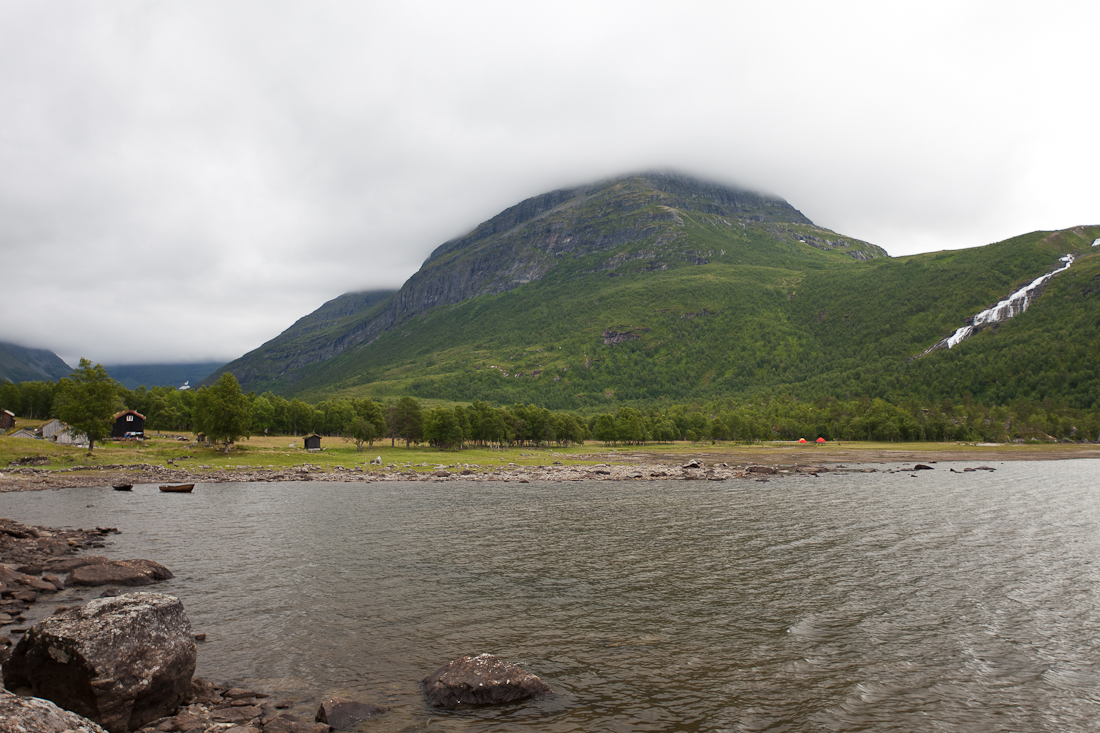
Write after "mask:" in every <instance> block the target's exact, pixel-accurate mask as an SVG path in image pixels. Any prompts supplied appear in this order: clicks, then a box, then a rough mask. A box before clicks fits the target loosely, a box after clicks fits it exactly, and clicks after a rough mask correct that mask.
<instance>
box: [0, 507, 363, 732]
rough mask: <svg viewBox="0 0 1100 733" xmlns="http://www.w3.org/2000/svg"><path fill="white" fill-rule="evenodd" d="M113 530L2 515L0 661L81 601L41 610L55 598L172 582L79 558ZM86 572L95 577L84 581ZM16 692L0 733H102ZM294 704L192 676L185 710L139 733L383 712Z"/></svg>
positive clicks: (147, 564) (143, 568) (287, 723)
mask: <svg viewBox="0 0 1100 733" xmlns="http://www.w3.org/2000/svg"><path fill="white" fill-rule="evenodd" d="M117 533H118V530H117V529H115V528H113V527H96V528H95V529H92V530H86V529H58V528H51V527H42V526H32V525H26V524H22V523H20V522H16V521H13V520H11V519H2V518H0V664H5V663H7V662H8V661H9V660H10V659H11V658H12V654H13V650H14V648H15V646H16V640H17V639H18V638H21V637H23V636H24V635H26V634H28V633H29V632H30V630H31V626H32V625H33V623H34V622H36V621H40V620H43V619H45V618H51V619H52V618H55V617H56V618H64V617H65V616H64V615H65V614H68V612H70V611H74V610H76V609H79V608H80V606H81V604H83V603H84V602H85V599H84V598H72V597H70V598H66V599H65V601H64V602H65V603H67V604H73V603H74V602H76V604H77V605H67V606H55V607H54V608H52V609H47V608H45V606H46V605H47V604H48V599H50V598H51V597H52V596H53V595H54V594H56V593H58V592H60V591H62V590H64V589H66V588H72V587H85V588H88V589H89V590H90V589H91V587H92V586H109V587H110V588H111V589H110V590H107V591H106V592H103V593H99V594H97V595H98V598H111V597H115V596H119V595H120V594H122V593H123V592H125V591H124V590H120V589H119V586H123V587H130V586H145V585H149V584H152V583H155V582H157V581H160V580H165V579H168V578H171V577H173V576H172V573H171V571H169V570H168V569H167V568H164V567H163V566H161V565H158V564H157V563H155V562H152V561H149V560H121V561H110V560H108V559H107V558H105V557H101V556H97V555H83V556H80V555H78V554H77V553H80V552H81V551H86V550H95V549H98V548H102V547H105V546H106V542H105V540H106V538H107V537H108V536H109V535H112V534H117ZM89 573H90V574H91V576H92V577H86V576H88V575H89ZM65 574H68V578H66V579H65V580H64V581H63V580H62V579H61V578H60V577H59V576H60V575H65ZM119 600H122V599H121V598H120V599H119ZM188 628H189V625H188ZM12 637H16V639H13V638H12ZM194 638H195V640H196V641H203V640H204V639H205V635H203V634H195V635H194ZM5 671H7V670H5ZM5 681H6V680H5ZM16 692H23V693H26V691H25V690H22V691H16V690H8V689H6V688H5V689H0V730H7V728H5V727H4V726H3V725H2V722H3V721H5V720H8V721H14V720H19V721H21V723H22V725H23V727H22V728H20V730H26V731H29V732H31V733H40V732H41V731H47V730H49V731H53V730H55V729H56V731H57V733H60V732H61V731H63V730H84V731H86V732H87V733H101V732H102V731H103V728H101V727H99V726H97V725H95V724H94V723H88V721H86V720H84V719H83V718H79V716H74V715H73V714H71V713H67V712H65V711H63V710H62V709H60V708H56V707H55V706H52V704H51V703H48V702H43V701H41V700H38V699H37V698H31V697H21V696H20V695H19V694H13V693H16ZM295 706H296V703H295V702H293V701H290V700H276V699H273V698H272V697H271V696H270V695H268V694H265V693H262V692H255V691H252V690H247V689H243V688H240V687H238V686H235V685H233V684H231V683H221V684H213V683H210V682H207V681H205V680H203V679H201V678H198V677H196V678H194V679H193V680H192V682H191V685H190V694H189V695H188V696H187V699H186V700H185V704H184V706H183V707H181V708H179V709H178V710H177V711H176V712H175V713H174V714H173V715H171V716H168V717H163V718H159V719H157V720H154V721H152V722H150V723H148V724H147V725H144V726H142V728H141V730H147V731H158V732H161V733H176V732H180V733H182V732H184V731H187V732H188V733H200V732H204V733H214V732H216V733H328V732H329V731H331V730H332V729H333V728H334V727H339V726H334V725H330V724H329V723H328V722H323V721H330V722H334V723H340V722H343V723H346V721H347V720H348V719H349V716H351V717H352V718H355V720H356V721H357V720H361V719H364V718H365V717H369V716H371V715H376V714H380V713H382V712H385V708H383V707H379V706H371V705H365V704H361V703H354V702H353V701H349V700H339V699H336V700H325V701H324V702H323V703H321V707H320V709H319V710H318V711H317V716H316V717H317V718H318V719H317V720H316V721H312V722H303V721H301V720H300V719H299V717H298V716H297V715H295V714H294V713H292V712H289V709H290V708H291V707H295ZM299 707H300V706H299ZM74 721H75V722H74ZM80 721H84V722H83V723H81V722H80ZM84 723H88V724H87V725H85V724H84ZM28 726H29V727H28ZM51 726H52V727H51Z"/></svg>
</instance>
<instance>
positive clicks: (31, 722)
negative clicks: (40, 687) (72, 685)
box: [0, 690, 106, 733]
mask: <svg viewBox="0 0 1100 733" xmlns="http://www.w3.org/2000/svg"><path fill="white" fill-rule="evenodd" d="M0 731H3V733H70V732H71V733H106V731H104V730H103V729H102V728H100V727H99V726H98V725H96V724H95V723H93V722H92V721H90V720H88V719H87V718H83V717H81V716H79V715H77V714H76V713H70V712H69V711H68V710H62V709H61V708H59V707H57V706H56V705H54V704H53V703H52V702H50V701H49V700H40V699H39V698H37V697H20V696H19V695H13V694H11V693H10V692H7V691H6V690H0Z"/></svg>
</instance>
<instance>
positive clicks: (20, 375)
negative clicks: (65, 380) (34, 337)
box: [0, 343, 73, 382]
mask: <svg viewBox="0 0 1100 733" xmlns="http://www.w3.org/2000/svg"><path fill="white" fill-rule="evenodd" d="M72 370H73V369H72V367H70V366H69V365H68V364H66V363H65V362H63V361H62V360H61V357H59V356H58V355H57V354H55V353H53V352H52V351H49V350H48V349H28V348H26V347H23V346H17V345H15V344H9V343H0V382H3V381H11V382H28V381H35V380H45V381H56V380H58V379H61V378H62V377H67V376H69V372H71V371H72Z"/></svg>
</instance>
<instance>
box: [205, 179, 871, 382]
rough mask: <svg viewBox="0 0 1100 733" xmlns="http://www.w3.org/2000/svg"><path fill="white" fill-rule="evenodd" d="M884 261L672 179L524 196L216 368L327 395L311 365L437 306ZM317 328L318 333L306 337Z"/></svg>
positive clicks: (798, 219)
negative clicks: (385, 291) (374, 286)
mask: <svg viewBox="0 0 1100 733" xmlns="http://www.w3.org/2000/svg"><path fill="white" fill-rule="evenodd" d="M883 256H885V252H883V251H882V250H881V249H880V248H878V247H875V246H873V245H870V244H867V243H865V242H860V241H858V240H854V239H850V238H842V237H839V236H838V235H836V234H834V233H833V232H830V231H829V230H826V229H822V228H820V227H816V226H815V225H814V224H813V223H812V222H810V221H809V220H808V219H806V217H804V216H803V215H802V214H801V213H799V212H798V211H797V210H795V209H794V208H793V207H791V206H790V205H789V204H788V203H787V202H785V201H783V200H782V199H778V198H774V197H768V196H762V195H759V194H755V193H752V192H748V191H744V190H741V189H736V188H731V187H728V186H721V185H717V184H713V183H707V182H703V181H698V180H695V179H692V178H687V177H684V176H679V175H674V174H655V173H648V174H640V175H634V176H626V177H623V178H618V179H614V180H611V181H604V182H601V183H598V184H594V185H592V186H584V187H578V188H574V189H566V190H561V191H553V192H550V193H547V194H543V195H541V196H536V197H534V198H531V199H528V200H527V201H524V202H523V203H521V204H518V205H517V206H514V207H512V208H510V209H508V210H506V211H504V212H502V213H501V214H500V215H498V216H496V217H494V218H493V219H491V220H489V221H487V222H485V223H484V224H481V225H480V226H478V227H477V228H476V229H475V230H474V231H473V232H471V233H469V234H468V235H466V236H464V237H462V238H460V239H457V240H453V241H451V242H448V243H446V244H443V245H442V246H440V247H439V248H437V249H436V250H435V252H433V253H432V255H431V256H430V257H429V258H428V260H427V261H426V262H425V263H424V265H423V267H422V268H421V269H420V271H419V272H417V273H416V274H415V275H413V277H411V278H410V279H409V281H408V282H406V283H405V285H404V286H403V287H402V288H401V289H400V291H398V292H397V293H396V294H394V295H393V296H392V297H390V298H388V299H385V300H372V301H371V302H369V303H366V302H364V303H362V304H357V305H355V307H354V308H349V309H345V310H344V311H342V312H341V317H340V318H339V319H333V318H328V317H325V315H324V313H323V312H324V311H326V310H327V309H329V307H330V306H332V305H333V304H335V303H337V302H338V301H340V300H341V299H337V300H336V301H333V302H332V303H330V304H326V306H325V307H324V308H322V309H321V310H319V311H318V312H317V313H316V314H313V315H311V316H307V317H306V318H305V319H302V321H299V323H298V324H295V326H294V327H292V328H291V329H289V330H288V331H287V332H285V333H284V334H281V335H280V336H279V337H278V338H276V339H274V340H273V341H271V342H269V343H268V344H265V345H264V346H262V347H261V348H259V349H257V350H256V351H254V352H251V353H250V354H247V355H245V356H244V357H242V358H241V359H238V360H237V361H235V362H232V363H231V364H228V365H226V367H224V369H223V370H225V371H232V372H233V373H234V374H235V375H236V376H237V378H238V379H239V380H240V381H241V383H242V385H244V386H245V388H246V389H260V390H262V389H273V390H276V391H283V392H287V393H295V392H299V391H301V390H303V389H312V390H317V389H323V388H324V384H323V382H322V381H319V377H318V376H317V374H316V373H315V370H316V369H319V368H321V367H322V366H323V365H324V364H326V363H327V362H328V361H329V360H332V359H335V358H337V357H341V363H343V362H344V361H346V359H345V358H344V357H345V356H346V354H347V353H351V354H359V353H374V352H376V351H378V349H375V348H374V347H373V346H372V344H373V342H374V341H375V340H376V339H380V338H382V337H384V336H386V335H388V334H391V333H393V332H394V331H395V329H400V328H403V327H404V325H405V324H408V323H411V322H413V321H415V320H416V319H419V318H424V317H427V316H429V315H431V314H435V313H436V311H438V310H439V309H441V308H447V307H451V306H455V305H460V304H463V303H466V302H469V301H471V300H473V299H480V298H486V297H489V298H491V297H494V296H500V295H503V294H505V293H509V292H513V291H517V290H525V289H530V287H531V286H533V285H535V284H538V283H546V284H550V285H556V286H557V287H559V288H560V287H562V286H565V287H567V288H569V287H573V288H574V290H575V287H574V286H575V285H576V283H577V282H578V279H580V280H583V281H584V282H585V283H588V285H587V286H586V287H592V286H594V287H596V288H597V289H599V288H602V287H604V286H606V285H608V284H609V283H610V281H611V279H613V278H618V277H626V278H631V277H636V276H646V275H652V274H654V273H675V272H677V271H679V270H681V269H684V268H689V269H690V268H693V267H699V266H703V265H707V264H710V263H723V264H725V265H728V266H735V265H737V266H745V267H753V266H756V267H768V268H773V269H774V268H795V269H797V270H799V271H801V270H802V269H805V268H829V267H834V266H843V265H844V264H854V263H856V262H857V261H860V260H868V259H874V258H877V257H883ZM670 277H673V279H675V277H674V276H671V275H670ZM539 292H540V293H547V292H549V291H545V290H540V291H539ZM578 292H579V291H578ZM351 297H353V296H342V298H345V299H346V298H351ZM569 297H572V296H569ZM313 321H319V322H320V323H321V324H322V326H319V327H318V328H316V329H314V330H313V331H312V332H308V333H307V332H306V329H304V328H303V326H304V324H305V323H306V322H313ZM485 325H486V326H488V327H491V328H493V329H496V328H497V325H499V324H485ZM391 346H392V344H391ZM347 358H351V357H347ZM337 371H339V369H338V370H337ZM219 375H220V371H219V372H216V373H215V374H213V375H212V376H211V378H210V379H209V380H207V381H208V382H210V381H213V380H216V379H217V378H218V376H219ZM307 377H308V379H307ZM303 380H306V381H303ZM298 382H302V383H301V384H298Z"/></svg>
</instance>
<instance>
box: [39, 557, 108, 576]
mask: <svg viewBox="0 0 1100 733" xmlns="http://www.w3.org/2000/svg"><path fill="white" fill-rule="evenodd" d="M104 562H110V560H109V559H108V558H106V557H104V556H103V555H88V556H86V557H66V558H62V559H59V560H52V561H50V563H49V569H50V570H51V571H53V572H55V573H71V572H72V571H73V570H75V569H77V568H82V567H84V566H85V565H97V564H99V563H104Z"/></svg>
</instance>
